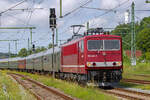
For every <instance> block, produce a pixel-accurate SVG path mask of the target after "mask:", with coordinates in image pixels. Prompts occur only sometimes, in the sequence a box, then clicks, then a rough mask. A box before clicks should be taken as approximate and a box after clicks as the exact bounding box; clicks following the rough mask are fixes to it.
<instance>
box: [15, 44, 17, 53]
mask: <svg viewBox="0 0 150 100" xmlns="http://www.w3.org/2000/svg"><path fill="white" fill-rule="evenodd" d="M15 49H16V54H17V41H15Z"/></svg>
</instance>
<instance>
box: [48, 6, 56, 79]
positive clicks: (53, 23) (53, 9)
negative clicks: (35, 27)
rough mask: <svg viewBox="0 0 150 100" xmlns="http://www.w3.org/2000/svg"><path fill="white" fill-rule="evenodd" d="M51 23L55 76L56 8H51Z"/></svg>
mask: <svg viewBox="0 0 150 100" xmlns="http://www.w3.org/2000/svg"><path fill="white" fill-rule="evenodd" d="M49 24H50V28H51V29H52V32H53V33H52V43H53V44H52V48H53V54H52V71H53V77H55V72H54V37H55V29H56V14H55V8H50V16H49Z"/></svg>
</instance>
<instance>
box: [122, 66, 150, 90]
mask: <svg viewBox="0 0 150 100" xmlns="http://www.w3.org/2000/svg"><path fill="white" fill-rule="evenodd" d="M140 74H142V75H150V63H137V65H136V66H131V65H130V64H129V63H124V72H123V78H129V79H137V80H150V78H149V77H144V76H136V75H140ZM120 85H122V86H125V87H131V88H139V89H143V90H149V89H150V85H139V84H131V83H124V82H120Z"/></svg>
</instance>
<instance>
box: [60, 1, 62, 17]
mask: <svg viewBox="0 0 150 100" xmlns="http://www.w3.org/2000/svg"><path fill="white" fill-rule="evenodd" d="M62 17H63V16H62V0H60V18H62Z"/></svg>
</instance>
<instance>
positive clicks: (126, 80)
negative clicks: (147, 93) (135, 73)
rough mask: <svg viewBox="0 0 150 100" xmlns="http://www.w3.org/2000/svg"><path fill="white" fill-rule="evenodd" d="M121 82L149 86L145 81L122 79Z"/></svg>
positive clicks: (149, 82) (148, 82)
mask: <svg viewBox="0 0 150 100" xmlns="http://www.w3.org/2000/svg"><path fill="white" fill-rule="evenodd" d="M121 81H122V82H127V83H136V84H150V81H147V80H136V79H122V80H121Z"/></svg>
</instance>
